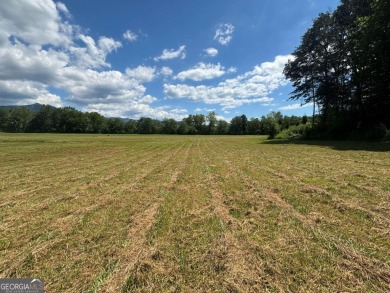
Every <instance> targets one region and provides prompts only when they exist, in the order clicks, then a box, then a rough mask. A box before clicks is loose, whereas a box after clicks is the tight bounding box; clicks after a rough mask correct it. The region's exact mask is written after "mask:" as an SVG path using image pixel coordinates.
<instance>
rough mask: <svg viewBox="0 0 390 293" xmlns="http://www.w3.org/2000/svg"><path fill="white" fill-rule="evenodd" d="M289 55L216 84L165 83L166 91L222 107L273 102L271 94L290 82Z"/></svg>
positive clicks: (175, 95)
mask: <svg viewBox="0 0 390 293" xmlns="http://www.w3.org/2000/svg"><path fill="white" fill-rule="evenodd" d="M289 58H291V56H290V55H287V56H277V57H276V58H275V60H274V61H273V62H264V63H262V64H260V65H258V66H255V67H254V69H253V70H252V71H249V72H246V73H244V74H242V75H238V76H237V77H236V78H232V79H226V80H224V81H222V82H220V83H218V85H216V86H206V85H199V86H192V85H187V84H164V93H165V95H166V96H167V97H168V98H172V99H189V100H192V101H201V102H204V103H206V104H219V105H221V106H222V109H223V110H226V109H230V108H236V107H238V106H241V105H243V104H250V103H262V104H269V103H270V102H272V101H273V98H270V97H269V95H270V94H271V93H272V92H273V91H274V90H275V89H277V88H278V87H280V86H283V85H285V84H286V83H287V81H286V79H285V78H284V75H283V68H284V65H285V64H286V62H287V61H288V59H289Z"/></svg>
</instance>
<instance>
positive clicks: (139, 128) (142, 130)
mask: <svg viewBox="0 0 390 293" xmlns="http://www.w3.org/2000/svg"><path fill="white" fill-rule="evenodd" d="M302 120H304V118H301V117H296V116H283V115H282V114H281V113H280V112H271V113H270V114H268V115H267V116H266V117H264V116H263V117H262V118H261V119H259V118H251V119H250V120H248V119H247V117H246V116H245V115H241V116H237V117H234V118H233V119H232V120H231V123H229V122H227V121H225V120H221V119H219V120H218V119H217V114H216V113H215V112H210V113H208V114H207V115H203V114H196V115H189V116H188V117H186V118H184V119H183V120H182V121H180V122H178V121H176V120H174V119H168V118H166V119H164V120H163V121H159V120H156V119H152V118H148V117H141V118H140V119H138V120H133V119H123V118H105V117H104V116H102V115H100V114H99V113H96V112H86V113H84V112H81V111H78V110H76V109H74V108H71V107H64V108H55V107H52V106H47V105H41V107H40V110H39V111H38V112H36V113H35V112H33V111H31V110H29V109H28V108H25V107H9V108H4V107H3V108H0V131H9V132H41V133H47V132H59V133H107V134H108V133H111V134H159V133H161V134H192V135H194V134H218V135H225V134H239V135H246V134H252V135H255V134H266V135H269V137H270V138H273V137H275V135H277V134H278V133H279V131H280V130H283V129H287V128H289V127H291V126H294V125H299V124H300V122H301V121H302Z"/></svg>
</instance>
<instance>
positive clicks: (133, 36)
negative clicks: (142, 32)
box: [123, 30, 138, 42]
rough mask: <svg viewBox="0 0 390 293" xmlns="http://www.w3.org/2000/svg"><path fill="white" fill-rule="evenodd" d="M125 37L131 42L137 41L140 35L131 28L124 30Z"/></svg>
mask: <svg viewBox="0 0 390 293" xmlns="http://www.w3.org/2000/svg"><path fill="white" fill-rule="evenodd" d="M123 38H124V39H125V40H128V41H130V42H135V41H136V40H137V39H138V35H137V34H136V33H133V32H132V31H131V30H127V31H125V32H124V34H123Z"/></svg>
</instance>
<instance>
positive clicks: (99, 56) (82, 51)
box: [69, 34, 122, 68]
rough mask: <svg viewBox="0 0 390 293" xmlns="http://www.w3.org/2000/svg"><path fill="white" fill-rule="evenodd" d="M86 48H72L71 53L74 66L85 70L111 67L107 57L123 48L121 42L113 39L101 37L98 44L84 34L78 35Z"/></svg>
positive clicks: (70, 48)
mask: <svg viewBox="0 0 390 293" xmlns="http://www.w3.org/2000/svg"><path fill="white" fill-rule="evenodd" d="M78 39H79V40H81V41H82V42H83V43H84V44H85V46H86V47H79V46H71V47H69V52H70V53H71V54H72V55H73V56H74V61H73V64H75V65H77V66H78V67H83V68H101V67H111V64H109V63H108V62H107V61H106V58H107V55H108V54H110V53H112V52H113V51H115V50H117V49H118V48H120V47H122V44H121V42H119V41H115V40H114V39H112V38H108V37H104V36H102V37H100V38H99V40H98V42H97V44H96V43H95V40H94V39H93V38H92V37H90V36H86V35H83V34H80V35H78Z"/></svg>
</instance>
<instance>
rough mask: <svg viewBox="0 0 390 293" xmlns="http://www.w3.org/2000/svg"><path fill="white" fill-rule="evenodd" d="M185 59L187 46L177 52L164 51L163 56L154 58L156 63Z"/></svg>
mask: <svg viewBox="0 0 390 293" xmlns="http://www.w3.org/2000/svg"><path fill="white" fill-rule="evenodd" d="M175 58H180V59H185V58H186V46H184V45H183V46H180V47H179V48H178V49H177V50H175V49H164V50H163V52H162V54H161V55H160V56H158V57H154V61H160V60H169V59H175Z"/></svg>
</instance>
